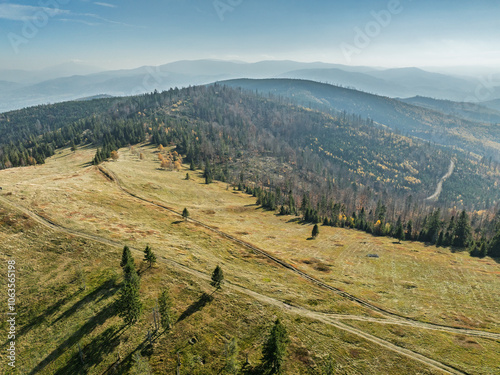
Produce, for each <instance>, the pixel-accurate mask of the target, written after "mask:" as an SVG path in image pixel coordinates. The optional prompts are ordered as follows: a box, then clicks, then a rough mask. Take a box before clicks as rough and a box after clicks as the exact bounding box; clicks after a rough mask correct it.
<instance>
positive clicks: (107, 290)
mask: <svg viewBox="0 0 500 375" xmlns="http://www.w3.org/2000/svg"><path fill="white" fill-rule="evenodd" d="M117 291H118V284H117V283H116V279H114V278H113V279H109V280H107V281H105V282H104V283H102V284H101V286H99V287H97V288H96V289H94V290H93V291H92V292H90V293H89V294H87V295H86V296H85V297H83V298H82V299H81V300H79V301H78V302H76V303H75V304H74V305H73V306H71V307H70V308H69V309H68V310H66V311H65V312H64V313H63V314H61V316H60V317H58V318H57V319H56V320H55V321H54V323H52V324H56V323H57V322H59V321H60V320H63V319H67V318H69V317H70V316H71V315H73V314H74V313H75V312H77V311H78V310H80V309H81V308H82V307H83V305H86V304H87V303H90V302H93V303H98V302H100V301H102V300H104V299H107V298H109V297H111V296H112V295H114V294H115V293H116V292H117Z"/></svg>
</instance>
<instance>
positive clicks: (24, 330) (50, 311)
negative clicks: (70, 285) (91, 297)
mask: <svg viewBox="0 0 500 375" xmlns="http://www.w3.org/2000/svg"><path fill="white" fill-rule="evenodd" d="M80 293H81V290H78V291H76V292H74V293H73V294H72V295H70V296H66V297H64V298H61V299H60V300H59V301H57V302H56V303H54V304H52V305H51V306H49V307H47V308H46V309H45V310H44V311H43V312H42V313H41V314H39V315H38V316H36V317H35V318H33V319H31V320H30V322H29V323H28V324H25V325H24V326H22V328H21V329H20V330H19V331H18V335H19V336H23V335H24V334H26V333H28V332H29V331H30V330H31V329H33V328H36V327H38V326H39V325H40V324H42V323H43V322H44V321H45V319H47V318H48V317H49V316H51V315H52V314H54V313H55V312H56V311H58V310H59V309H60V308H61V307H62V306H64V305H65V304H66V303H68V301H71V300H72V299H73V298H74V297H76V296H77V295H78V294H80Z"/></svg>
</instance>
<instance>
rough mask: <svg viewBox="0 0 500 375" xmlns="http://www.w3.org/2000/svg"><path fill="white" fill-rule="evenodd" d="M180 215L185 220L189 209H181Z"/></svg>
mask: <svg viewBox="0 0 500 375" xmlns="http://www.w3.org/2000/svg"><path fill="white" fill-rule="evenodd" d="M182 217H183V218H184V220H187V218H188V217H189V211H188V209H187V208H185V207H184V210H182Z"/></svg>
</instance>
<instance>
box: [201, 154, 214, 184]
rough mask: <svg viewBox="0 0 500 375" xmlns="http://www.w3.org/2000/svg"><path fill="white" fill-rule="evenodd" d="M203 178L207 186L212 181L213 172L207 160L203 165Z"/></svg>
mask: <svg viewBox="0 0 500 375" xmlns="http://www.w3.org/2000/svg"><path fill="white" fill-rule="evenodd" d="M203 177H205V183H206V184H207V185H208V184H210V183H211V182H212V179H213V171H212V167H211V166H210V162H209V161H208V160H207V162H206V163H205V171H204V172H203Z"/></svg>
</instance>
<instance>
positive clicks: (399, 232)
mask: <svg viewBox="0 0 500 375" xmlns="http://www.w3.org/2000/svg"><path fill="white" fill-rule="evenodd" d="M393 237H394V238H395V239H397V240H398V241H399V243H401V241H403V240H404V239H405V230H404V228H403V223H402V221H401V216H400V217H398V221H397V222H396V229H395V230H394V234H393Z"/></svg>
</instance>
